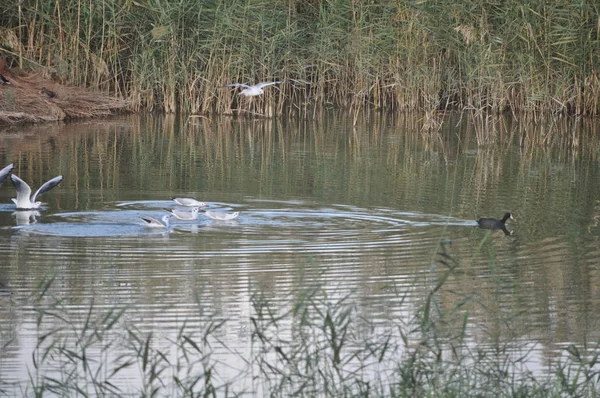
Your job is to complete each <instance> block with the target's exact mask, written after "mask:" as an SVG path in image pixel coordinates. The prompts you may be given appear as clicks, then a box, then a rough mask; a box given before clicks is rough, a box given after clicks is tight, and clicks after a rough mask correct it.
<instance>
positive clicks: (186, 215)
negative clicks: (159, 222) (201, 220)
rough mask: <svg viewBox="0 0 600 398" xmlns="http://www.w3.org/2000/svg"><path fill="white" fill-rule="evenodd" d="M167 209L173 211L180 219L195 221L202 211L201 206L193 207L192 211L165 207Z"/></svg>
mask: <svg viewBox="0 0 600 398" xmlns="http://www.w3.org/2000/svg"><path fill="white" fill-rule="evenodd" d="M165 210H166V211H168V212H169V213H171V214H172V215H173V216H175V218H176V219H178V220H182V221H193V220H195V219H197V218H198V212H199V211H200V208H199V207H194V208H192V210H191V211H179V210H175V209H165Z"/></svg>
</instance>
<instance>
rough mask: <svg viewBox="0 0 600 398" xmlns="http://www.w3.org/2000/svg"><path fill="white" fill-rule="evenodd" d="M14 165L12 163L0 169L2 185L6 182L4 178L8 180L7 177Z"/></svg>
mask: <svg viewBox="0 0 600 398" xmlns="http://www.w3.org/2000/svg"><path fill="white" fill-rule="evenodd" d="M13 167H15V165H14V164H12V163H11V164H9V165H8V166H6V167H5V168H3V169H2V170H0V187H1V186H2V184H4V180H6V177H8V175H9V174H10V172H11V171H12V169H13Z"/></svg>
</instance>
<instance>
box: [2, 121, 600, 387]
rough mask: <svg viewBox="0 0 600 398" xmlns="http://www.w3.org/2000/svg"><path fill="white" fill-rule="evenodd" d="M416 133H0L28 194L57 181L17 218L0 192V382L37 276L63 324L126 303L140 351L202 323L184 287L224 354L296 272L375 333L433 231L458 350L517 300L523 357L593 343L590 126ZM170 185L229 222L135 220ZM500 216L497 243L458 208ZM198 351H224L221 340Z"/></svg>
mask: <svg viewBox="0 0 600 398" xmlns="http://www.w3.org/2000/svg"><path fill="white" fill-rule="evenodd" d="M421 127H422V120H421V119H419V118H418V117H417V118H408V117H400V116H396V117H391V116H377V117H371V118H367V119H363V120H359V123H357V124H356V125H353V123H352V120H348V119H345V118H343V117H337V116H336V115H327V116H323V117H320V118H318V119H315V120H300V121H298V120H289V121H288V120H267V119H251V118H247V119H245V118H239V119H237V118H218V119H215V120H204V119H185V120H178V119H175V118H170V117H166V118H164V117H157V118H145V117H123V118H117V119H111V120H104V121H86V122H81V123H70V124H55V125H54V124H53V125H42V126H28V127H20V128H10V129H6V130H4V131H3V132H2V133H1V134H0V160H1V162H0V167H3V166H4V165H6V164H8V163H11V162H12V163H15V169H14V173H15V174H17V175H19V176H20V177H21V178H23V179H24V180H25V181H28V182H29V183H30V184H31V185H32V186H33V187H34V189H36V187H38V186H39V185H40V184H41V183H43V181H46V180H47V179H49V178H52V177H54V176H55V175H58V174H62V175H64V177H65V178H64V181H63V182H62V183H61V184H60V186H59V187H57V188H55V189H54V190H52V191H50V192H48V193H46V194H44V195H43V196H42V200H43V201H44V202H45V205H44V206H43V207H42V208H41V209H39V211H37V212H17V211H15V209H14V205H12V204H11V201H10V198H11V197H14V190H13V189H12V187H11V184H10V183H9V182H7V183H5V184H4V186H3V187H2V188H0V237H1V238H0V283H1V285H0V294H1V298H2V300H1V301H0V318H1V319H2V322H1V326H0V345H1V346H2V347H3V350H2V354H0V375H1V377H0V382H1V383H3V385H4V386H8V387H6V388H8V389H7V391H9V392H10V391H13V392H14V391H18V388H17V387H15V386H14V384H13V383H25V384H26V383H27V380H28V372H31V369H33V363H32V359H31V353H32V351H33V350H34V349H35V347H36V342H37V341H38V338H39V336H40V335H42V334H43V333H44V330H46V328H47V327H48V326H40V325H38V324H37V320H38V319H39V318H38V312H37V310H36V309H37V308H39V302H36V301H35V299H34V297H35V294H34V293H35V292H39V290H40V283H43V281H47V280H49V279H53V283H52V284H51V286H50V288H49V290H48V294H47V295H46V296H45V300H48V302H52V300H55V301H53V302H56V300H58V301H61V300H62V301H61V305H62V306H63V307H61V311H66V312H68V313H69V314H70V316H72V317H73V320H74V322H75V323H77V322H79V321H81V322H83V320H85V318H86V314H87V313H88V312H89V308H90V305H91V303H93V306H94V308H96V309H99V310H102V309H110V308H127V309H128V311H127V312H126V315H125V317H124V318H123V319H122V320H121V321H120V322H121V323H122V325H121V324H120V325H121V326H119V327H117V334H118V333H119V330H120V331H121V332H122V333H123V334H126V333H125V330H126V326H127V325H131V324H135V327H136V328H137V330H139V331H140V332H153V333H154V335H155V336H158V337H157V338H158V341H159V343H157V344H160V342H161V341H162V342H164V341H168V339H169V338H172V337H173V336H175V335H177V333H178V330H179V328H181V325H182V323H184V322H188V324H192V325H193V324H195V323H194V322H196V323H197V322H200V321H201V320H202V319H203V317H204V316H205V315H202V314H200V315H199V313H200V312H199V304H198V300H199V298H200V299H201V302H202V304H201V307H202V308H206V309H208V311H207V313H210V314H211V316H214V315H215V314H216V315H217V316H219V317H220V319H224V320H226V323H225V324H224V326H223V328H222V329H221V330H220V332H219V338H220V339H221V341H223V342H224V344H225V346H227V347H228V348H230V349H231V350H235V351H236V352H242V353H244V352H247V351H248V350H249V339H250V337H249V330H251V326H252V325H251V322H250V316H251V314H252V312H253V309H252V305H251V301H252V296H253V295H254V294H256V293H257V292H261V293H262V294H265V295H266V296H268V297H270V298H271V299H272V300H273V301H274V302H278V301H281V302H286V300H288V299H289V294H290V292H292V291H294V289H295V288H297V286H298V283H299V281H302V283H318V284H320V285H321V286H322V287H323V289H325V290H327V291H329V292H330V295H331V297H343V296H345V295H347V294H350V295H351V296H352V298H353V300H354V301H355V303H356V306H357V311H358V312H357V313H358V314H359V315H360V316H361V317H365V318H367V319H368V320H369V321H370V322H373V324H374V325H380V327H382V328H385V327H386V325H389V323H390V322H391V320H394V319H397V318H410V316H411V312H412V311H414V309H415V308H416V307H417V306H418V305H419V303H421V302H422V300H423V298H424V297H426V294H427V292H428V289H429V288H430V286H431V283H432V281H434V280H435V277H436V275H437V274H438V273H439V272H440V270H441V269H443V264H442V263H441V262H440V256H439V255H438V254H437V253H438V251H439V243H440V241H444V242H447V244H446V245H445V248H446V250H448V252H449V253H450V254H451V256H452V257H453V259H455V260H456V261H457V264H459V269H460V271H461V272H460V273H457V274H456V275H455V276H454V277H453V278H452V279H450V280H449V281H448V285H449V286H448V289H447V290H446V291H444V293H443V294H442V296H441V302H440V306H441V307H442V308H445V307H447V308H452V307H453V306H455V305H456V304H457V303H459V302H461V301H464V300H466V302H468V303H469V305H470V311H471V317H472V318H473V319H474V320H475V323H474V324H473V325H475V326H473V327H472V328H471V330H470V331H469V333H470V336H471V337H470V339H471V340H472V341H473V342H474V343H478V344H485V342H486V341H487V339H488V338H489V337H490V336H491V335H494V334H496V333H500V334H503V333H505V332H506V330H505V329H506V325H504V324H503V322H502V321H501V319H502V316H501V315H499V314H502V313H513V312H518V311H525V312H526V314H527V317H526V318H527V322H521V323H515V324H512V325H510V330H511V334H512V337H515V336H516V337H518V338H519V339H522V341H523V342H524V344H525V345H527V346H531V347H534V352H535V356H534V358H535V360H534V361H533V363H532V364H531V366H532V367H533V368H534V369H543V367H544V365H545V364H546V363H547V362H548V361H549V360H550V359H551V358H552V357H553V356H554V355H556V353H557V352H558V350H560V349H561V348H563V347H565V346H566V345H568V344H572V343H575V344H581V343H582V342H583V341H584V339H587V340H591V341H594V340H597V339H598V337H600V335H598V332H597V331H598V330H599V327H598V326H600V325H598V321H599V319H600V316H599V315H598V313H597V311H595V309H596V308H598V304H599V295H598V289H597V286H598V277H599V271H598V269H599V266H600V262H599V260H598V258H599V254H600V253H599V244H598V240H599V237H600V227H599V226H598V220H600V202H598V200H599V199H600V184H598V180H599V177H600V173H599V171H600V167H599V165H600V163H599V156H598V155H599V154H600V152H599V148H600V147H599V143H598V139H597V138H596V137H595V135H597V132H598V130H597V129H595V126H593V125H587V124H581V123H580V122H577V121H564V120H563V121H560V122H556V121H544V122H540V123H538V124H535V125H530V124H527V123H525V122H517V121H514V120H513V121H502V122H498V124H497V125H496V124H495V125H494V126H492V127H493V128H494V129H498V130H499V131H496V136H495V137H497V139H495V140H491V139H489V137H488V138H486V137H487V134H489V131H487V130H485V129H482V127H481V126H477V125H473V124H471V123H470V122H469V121H468V120H463V119H459V118H449V119H448V120H446V121H445V123H444V125H443V126H442V129H441V130H440V131H439V132H435V133H432V132H424V131H423V130H422V129H421ZM488 127H489V126H488ZM546 130H547V131H546ZM494 131H495V130H494ZM540 137H546V138H540ZM574 137H575V139H574ZM174 196H180V197H193V198H196V199H198V200H201V201H205V202H207V203H208V204H209V206H210V209H218V210H222V211H229V212H231V211H240V212H241V215H240V217H239V218H237V219H235V220H232V221H228V222H222V221H216V220H211V219H208V218H206V217H205V216H203V215H200V217H199V218H198V220H195V221H173V223H172V226H171V227H170V228H168V229H165V230H160V229H149V228H146V227H145V226H144V225H143V222H142V221H141V219H140V217H141V216H145V215H151V216H154V217H156V218H160V217H161V216H162V215H164V214H166V211H165V208H178V209H180V208H179V207H178V206H176V205H175V204H174V203H173V202H172V201H171V200H170V198H171V197H174ZM505 211H511V212H512V213H513V214H514V215H515V217H516V221H514V222H512V223H509V227H508V230H509V231H510V232H511V234H510V235H505V234H503V233H502V232H501V231H486V230H481V229H479V228H477V226H476V223H475V221H474V220H475V219H476V218H477V217H480V216H485V217H498V218H500V217H501V216H502V214H504V212H505ZM306 269H309V270H310V272H309V273H308V274H306V275H308V276H306V275H305V276H304V277H302V278H300V276H299V275H301V274H303V273H304V272H305V270H306ZM305 278H306V279H305ZM206 316H208V315H206ZM119 328H121V329H119ZM161 339H162V340H161ZM216 355H217V357H218V358H220V360H221V361H222V362H223V363H227V362H228V361H229V362H230V363H229V366H231V362H232V361H233V362H235V360H234V359H232V356H231V351H225V350H223V351H219V352H217V354H216ZM227 369H229V368H227ZM229 371H230V370H226V369H222V370H221V372H222V373H224V374H227V373H228V372H229ZM232 373H235V372H232ZM240 383H242V384H243V382H240ZM15 394H16V395H18V393H15Z"/></svg>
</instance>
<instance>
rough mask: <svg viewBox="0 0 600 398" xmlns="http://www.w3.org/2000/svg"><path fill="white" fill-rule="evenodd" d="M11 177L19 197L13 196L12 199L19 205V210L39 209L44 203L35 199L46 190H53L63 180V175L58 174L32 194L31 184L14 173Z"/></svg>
mask: <svg viewBox="0 0 600 398" xmlns="http://www.w3.org/2000/svg"><path fill="white" fill-rule="evenodd" d="M10 179H11V181H12V183H13V186H14V187H15V190H16V191H17V198H16V199H15V198H13V199H12V201H13V202H15V204H16V205H17V210H31V209H37V208H39V207H40V206H41V205H42V202H36V201H35V200H36V199H37V198H38V196H40V195H41V194H43V193H44V192H46V191H49V190H51V189H52V188H54V187H55V186H57V185H58V183H59V182H61V181H62V180H63V176H57V177H54V178H53V179H51V180H49V181H46V182H45V183H44V184H43V185H42V186H41V187H40V188H39V189H38V190H37V191H35V193H34V194H33V195H32V194H31V188H30V187H29V185H28V184H27V183H26V182H25V181H23V180H21V179H20V178H19V177H17V176H16V175H14V174H11V176H10Z"/></svg>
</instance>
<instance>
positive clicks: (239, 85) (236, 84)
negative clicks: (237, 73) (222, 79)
mask: <svg viewBox="0 0 600 398" xmlns="http://www.w3.org/2000/svg"><path fill="white" fill-rule="evenodd" d="M225 87H244V88H250V86H249V85H247V84H243V83H231V84H226V85H225Z"/></svg>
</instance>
